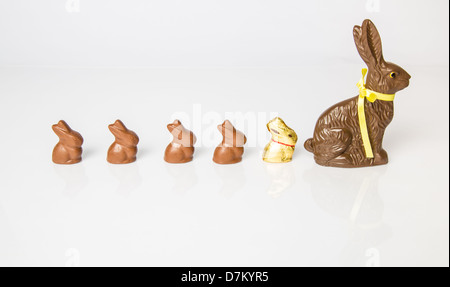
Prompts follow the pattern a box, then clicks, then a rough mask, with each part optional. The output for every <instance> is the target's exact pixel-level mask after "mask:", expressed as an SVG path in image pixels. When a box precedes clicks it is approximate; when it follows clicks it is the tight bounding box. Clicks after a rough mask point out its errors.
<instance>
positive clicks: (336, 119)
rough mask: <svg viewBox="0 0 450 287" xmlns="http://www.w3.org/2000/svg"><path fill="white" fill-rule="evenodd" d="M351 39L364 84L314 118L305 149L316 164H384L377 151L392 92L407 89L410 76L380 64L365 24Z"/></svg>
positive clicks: (371, 28) (376, 40) (376, 42)
mask: <svg viewBox="0 0 450 287" xmlns="http://www.w3.org/2000/svg"><path fill="white" fill-rule="evenodd" d="M353 36H354V40H355V43H356V47H357V49H358V52H359V54H360V56H361V57H362V59H363V60H364V62H365V63H366V64H367V66H368V67H369V71H368V75H367V82H366V84H364V75H365V72H367V70H363V78H362V80H361V81H360V83H359V84H358V86H359V88H360V95H359V96H357V97H353V98H351V99H348V100H346V101H343V102H341V103H338V104H336V105H334V106H332V107H331V108H329V109H328V110H327V111H325V112H324V113H323V114H322V115H321V116H320V118H319V120H318V121H317V124H316V128H315V131H314V137H313V138H312V139H309V140H307V141H306V142H305V148H306V149H307V150H308V151H310V152H312V153H314V158H315V161H316V162H317V163H318V164H319V165H323V166H332V167H346V168H351V167H367V166H376V165H383V164H387V163H388V154H387V152H386V151H385V150H384V149H383V145H382V143H383V136H384V131H385V129H386V127H387V126H388V125H389V124H390V123H391V121H392V119H393V117H394V104H393V99H394V95H395V93H397V92H399V91H401V90H403V89H405V88H406V87H408V86H409V80H410V78H411V76H410V75H409V74H408V73H407V72H406V71H405V70H403V69H402V68H401V67H399V66H397V65H395V64H392V63H389V62H386V61H385V60H384V57H383V52H382V45H381V38H380V35H379V33H378V31H377V28H376V27H375V25H374V24H373V23H372V21H370V20H365V21H364V23H363V24H362V27H360V26H355V27H354V29H353Z"/></svg>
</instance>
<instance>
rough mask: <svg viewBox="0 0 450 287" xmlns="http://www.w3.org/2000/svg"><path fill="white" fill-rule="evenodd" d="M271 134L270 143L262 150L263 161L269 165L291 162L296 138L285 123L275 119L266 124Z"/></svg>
mask: <svg viewBox="0 0 450 287" xmlns="http://www.w3.org/2000/svg"><path fill="white" fill-rule="evenodd" d="M267 129H268V130H269V132H270V133H271V134H272V139H271V141H270V143H269V144H268V145H267V146H266V148H265V149H264V154H263V160H264V161H265V162H270V163H285V162H290V161H292V157H293V155H294V151H295V145H296V144H297V141H298V136H297V134H296V133H295V131H294V130H293V129H291V128H290V127H288V126H287V125H286V123H285V122H284V121H283V120H282V119H280V118H275V119H273V120H272V121H270V122H269V123H268V124H267Z"/></svg>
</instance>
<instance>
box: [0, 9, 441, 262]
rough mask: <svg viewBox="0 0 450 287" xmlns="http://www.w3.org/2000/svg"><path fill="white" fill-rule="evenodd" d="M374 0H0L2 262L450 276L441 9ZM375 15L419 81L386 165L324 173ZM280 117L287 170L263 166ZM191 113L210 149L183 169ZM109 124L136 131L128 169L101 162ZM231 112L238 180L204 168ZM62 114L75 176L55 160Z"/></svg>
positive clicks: (391, 48)
mask: <svg viewBox="0 0 450 287" xmlns="http://www.w3.org/2000/svg"><path fill="white" fill-rule="evenodd" d="M372 1H373V2H374V3H376V2H377V1H376V0H370V2H372ZM187 3H189V4H187ZM224 3H226V4H224ZM367 3H368V2H365V1H356V0H354V1H348V0H345V1H343V0H342V1H332V0H330V1H325V0H322V1H312V2H311V1H310V2H308V3H307V2H305V1H288V0H283V1H206V0H205V1H198V0H196V1H138V0H133V1H112V0H109V1H106V0H89V1H85V0H81V1H80V4H81V6H80V10H79V13H76V11H73V9H72V8H71V9H69V10H66V6H65V4H66V3H65V1H48V0H47V1H45V0H42V1H31V0H18V1H6V0H0V122H1V123H2V128H1V132H0V150H1V151H3V155H2V157H1V161H0V265H1V266H3V265H4V266H11V265H14V266H15V265H18V266H24V265H25V266H29V265H31V266H47V265H51V266H66V265H68V266H72V265H76V266H77V265H80V266H100V265H107V266H116V265H131V266H136V265H137V266H141V265H142V266H311V265H312V266H366V265H375V266H378V265H381V266H448V265H449V196H448V193H449V192H448V189H449V176H448V173H449V162H448V161H449V154H448V152H449V122H448V119H449V108H448V106H449V96H448V95H449V80H448V77H449V70H448V69H449V68H448V67H449V66H448V50H449V45H448V27H449V25H448V19H449V17H448V5H449V2H448V1H445V0H442V1H406V0H404V1H400V0H395V1H391V0H390V1H379V3H380V9H379V12H376V13H370V11H374V10H373V9H366V4H367ZM430 3H432V4H430ZM376 10H377V9H375V11H376ZM70 11H71V12H73V13H69V12H70ZM364 18H372V19H373V20H374V21H375V23H376V25H377V26H378V28H379V30H380V32H381V36H382V38H383V40H384V44H385V45H384V49H385V55H386V58H387V60H393V61H395V62H396V63H397V64H400V65H401V66H403V67H404V68H405V69H406V70H407V71H408V72H409V73H410V74H411V75H412V76H413V78H412V80H411V86H410V87H409V88H408V89H407V90H405V91H403V92H401V93H399V95H398V96H397V99H396V116H395V119H394V121H393V123H392V124H391V125H390V126H389V127H388V129H387V132H386V137H385V142H384V145H385V148H386V149H387V151H388V152H389V155H390V160H391V162H390V164H389V165H387V166H384V167H377V168H368V169H358V170H342V169H332V168H323V167H320V166H317V165H316V164H315V163H314V161H313V156H312V155H311V154H309V153H307V152H306V151H305V150H304V149H303V147H302V145H303V142H304V140H306V139H307V138H308V137H310V136H311V135H312V131H313V128H314V125H315V121H316V120H317V118H318V116H319V115H320V113H322V112H323V111H324V110H325V109H326V108H328V107H329V106H331V105H332V104H334V103H336V102H338V101H340V100H343V99H346V98H349V97H351V96H355V95H356V94H357V90H356V87H355V85H356V82H357V81H358V80H359V78H360V72H361V68H362V67H363V64H362V61H361V60H360V58H359V56H358V55H357V52H356V49H355V48H354V44H353V39H352V33H351V29H352V27H353V25H355V24H360V23H361V22H362V20H363V19H364ZM85 66H86V67H85ZM93 66H96V67H97V68H93ZM158 66H166V68H158ZM168 66H184V68H176V67H172V68H168ZM199 66H203V68H194V67H199ZM205 66H208V67H205ZM214 66H222V67H221V68H217V67H214ZM224 66H226V67H224ZM240 66H247V68H241V67H240ZM269 66H271V67H269ZM283 66H284V67H283ZM286 66H290V67H286ZM114 67H115V68H114ZM199 109H200V110H201V111H199ZM236 112H242V113H246V114H247V116H249V117H252V116H255V117H259V118H260V122H258V121H255V122H254V123H252V122H251V121H250V122H248V121H245V120H243V119H242V118H239V115H238V114H236ZM273 112H278V113H279V115H280V116H281V117H282V118H283V119H284V120H285V121H286V122H287V123H288V124H289V125H290V126H291V127H292V128H294V129H295V130H296V131H297V133H298V134H299V136H300V141H299V145H298V150H297V151H296V154H295V159H294V161H293V162H292V163H290V164H286V165H269V164H265V163H264V162H262V161H261V158H260V157H261V152H262V148H263V145H264V144H265V141H266V140H268V138H267V137H268V133H267V131H266V129H265V123H266V122H267V121H269V120H270V119H271V113H273ZM180 113H182V114H180ZM229 113H231V114H229ZM180 116H183V117H184V118H183V121H184V122H185V123H186V121H187V122H190V123H188V124H187V126H188V127H190V128H193V129H194V131H195V132H196V134H197V135H199V134H200V136H199V138H200V140H201V141H202V143H203V146H202V147H200V148H198V149H197V152H196V155H195V161H194V162H193V163H190V164H187V165H181V166H172V165H169V164H166V163H164V161H163V160H162V157H163V153H164V149H165V147H166V145H167V144H168V142H169V141H170V134H169V133H168V131H167V130H166V124H167V123H168V122H170V121H171V120H172V119H173V117H180ZM117 118H120V119H122V120H123V121H124V122H125V124H126V125H127V126H128V127H129V128H130V129H133V130H135V131H136V132H137V133H138V135H139V136H140V139H141V142H140V145H139V149H140V152H139V155H138V161H137V162H136V163H134V164H131V165H127V166H112V165H109V164H107V162H106V151H107V149H108V147H109V145H110V144H111V143H112V141H113V137H112V135H111V134H110V133H109V131H108V129H107V125H108V124H110V123H112V122H113V121H114V120H116V119H117ZM225 118H230V120H233V121H234V122H235V123H236V125H237V127H238V128H240V129H243V130H245V132H246V133H247V135H249V140H250V144H252V145H254V147H253V148H247V149H246V153H245V158H244V161H243V162H242V163H241V164H239V165H235V166H230V167H222V166H216V165H215V164H213V162H212V153H213V151H214V145H216V144H217V143H218V142H219V141H220V135H219V134H218V132H217V131H216V130H215V126H216V125H217V124H219V123H221V122H222V121H223V120H224V119H225ZM60 119H65V120H66V121H67V122H68V123H69V124H70V125H71V126H72V127H73V128H74V129H75V130H77V131H79V132H81V133H82V135H83V137H84V139H85V144H84V150H85V152H84V160H83V162H82V163H81V164H78V165H74V166H56V165H54V164H52V163H51V152H52V149H53V147H54V145H55V144H56V142H57V137H56V136H55V135H54V134H53V132H52V130H51V125H52V124H54V123H56V122H57V121H58V120H60ZM257 143H258V145H257Z"/></svg>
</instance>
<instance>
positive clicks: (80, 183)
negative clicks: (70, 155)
mask: <svg viewBox="0 0 450 287" xmlns="http://www.w3.org/2000/svg"><path fill="white" fill-rule="evenodd" d="M54 170H55V173H56V174H57V175H58V176H59V177H60V178H61V179H62V180H63V181H64V182H65V187H64V190H63V193H64V195H66V196H69V197H71V196H76V195H77V194H78V193H80V192H81V191H82V190H83V189H84V188H85V187H86V186H87V184H88V182H89V178H88V177H87V175H86V171H85V168H84V165H83V164H82V163H81V164H74V165H58V164H55V165H54Z"/></svg>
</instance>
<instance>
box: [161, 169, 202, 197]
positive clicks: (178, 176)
mask: <svg viewBox="0 0 450 287" xmlns="http://www.w3.org/2000/svg"><path fill="white" fill-rule="evenodd" d="M166 170H167V173H168V174H169V175H170V177H171V178H172V180H171V182H172V183H173V186H172V191H173V192H174V193H177V194H184V193H186V192H187V191H189V190H191V189H192V188H194V187H195V186H196V185H197V183H198V176H197V171H196V167H195V164H193V163H187V164H169V163H167V164H166Z"/></svg>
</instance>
